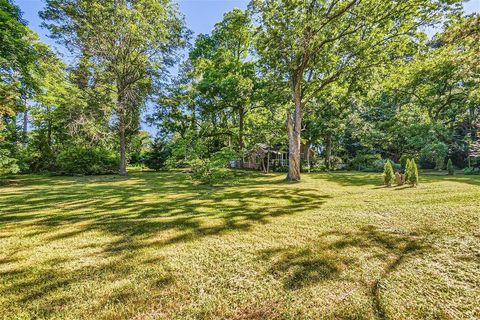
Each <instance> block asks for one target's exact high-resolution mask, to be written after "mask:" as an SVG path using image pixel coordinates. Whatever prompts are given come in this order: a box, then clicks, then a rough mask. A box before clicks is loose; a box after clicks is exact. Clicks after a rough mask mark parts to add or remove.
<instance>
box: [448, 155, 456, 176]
mask: <svg viewBox="0 0 480 320" xmlns="http://www.w3.org/2000/svg"><path fill="white" fill-rule="evenodd" d="M447 171H448V175H450V176H453V175H454V173H455V170H454V168H453V164H452V159H448V162H447Z"/></svg>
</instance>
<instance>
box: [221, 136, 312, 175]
mask: <svg viewBox="0 0 480 320" xmlns="http://www.w3.org/2000/svg"><path fill="white" fill-rule="evenodd" d="M307 152H309V154H308V153H307ZM288 155H289V154H288V148H287V147H283V146H278V145H277V146H269V145H267V144H265V143H257V144H256V145H255V146H254V147H253V148H252V149H251V150H250V151H248V152H247V153H246V154H245V156H244V157H243V159H241V160H235V161H231V162H230V167H231V168H244V169H253V170H262V171H269V170H271V169H272V168H278V167H288ZM315 155H316V152H315V150H314V149H313V148H312V147H310V148H308V146H307V145H305V144H302V145H300V159H301V160H306V159H307V158H308V156H310V157H309V159H313V158H314V157H315Z"/></svg>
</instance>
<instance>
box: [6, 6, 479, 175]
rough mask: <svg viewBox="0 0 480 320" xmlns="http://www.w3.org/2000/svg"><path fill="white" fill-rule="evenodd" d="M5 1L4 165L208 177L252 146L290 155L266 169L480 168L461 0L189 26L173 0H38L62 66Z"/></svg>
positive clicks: (471, 26)
mask: <svg viewBox="0 0 480 320" xmlns="http://www.w3.org/2000/svg"><path fill="white" fill-rule="evenodd" d="M0 9H1V10H2V11H1V17H0V19H1V20H0V24H1V26H2V28H1V29H0V39H1V40H2V46H1V48H0V175H1V176H5V175H8V174H13V173H17V172H21V173H45V172H50V173H54V174H65V175H76V174H86V175H94V174H106V173H114V172H117V173H120V174H121V175H125V174H126V173H127V171H126V167H127V165H130V166H136V167H139V166H140V167H145V166H147V167H149V168H151V169H153V170H163V169H172V168H173V169H175V168H184V167H188V166H190V167H191V169H192V172H193V175H194V176H196V177H199V178H200V179H201V180H204V181H209V180H211V179H214V180H215V176H218V178H219V179H222V175H223V174H224V173H225V170H224V167H225V164H226V163H229V161H237V163H239V164H240V165H243V164H244V162H245V161H246V160H245V159H248V157H249V156H251V154H252V150H255V148H256V147H257V146H258V145H259V144H261V145H264V146H266V147H267V148H269V149H273V150H277V151H278V150H283V151H285V152H288V154H287V153H285V159H284V160H286V159H287V158H288V161H284V160H282V161H280V160H279V159H274V160H272V161H270V163H269V166H268V170H267V168H265V169H264V171H272V170H273V171H277V172H288V179H289V180H299V179H300V172H321V171H331V170H339V169H341V170H347V169H348V170H360V171H365V172H382V171H383V168H384V165H385V161H386V159H390V161H391V163H392V166H393V169H394V171H401V170H402V171H403V170H404V169H405V159H407V158H408V159H412V158H413V159H415V161H416V163H417V164H418V165H419V167H420V168H422V169H436V170H444V169H446V164H447V160H448V159H449V160H451V165H450V167H449V168H450V169H449V172H451V170H452V168H453V170H455V169H465V173H466V174H471V175H474V174H479V173H480V160H479V159H480V141H479V137H478V133H479V132H478V126H479V125H480V124H479V122H480V107H479V106H480V91H479V77H478V75H479V74H480V72H479V71H480V69H479V66H480V63H479V60H478V59H479V58H478V57H479V54H478V43H479V42H480V27H479V26H480V23H479V21H480V20H479V19H480V17H479V15H478V13H472V14H466V13H465V12H464V11H463V7H462V1H460V0H452V1H443V0H428V1H413V0H400V1H384V0H374V1H367V2H362V1H359V0H348V1H347V0H341V1H332V0H322V1H313V2H312V4H311V5H307V4H306V3H304V2H301V1H292V0H281V1H277V0H252V1H251V2H250V4H249V6H248V7H247V8H246V10H241V9H233V10H231V11H229V12H226V13H225V14H224V16H223V18H222V19H221V20H220V21H218V22H217V23H216V24H215V25H214V26H213V30H212V31H211V33H210V34H198V35H196V37H193V36H192V32H191V31H190V30H188V28H187V25H186V22H185V19H184V16H183V15H182V13H181V12H180V11H179V10H178V7H177V6H176V4H175V3H174V2H172V1H170V0H161V1H160V0H135V1H130V0H122V1H111V0H108V1H100V0H95V1H93V0H89V1H86V0H55V1H54V0H46V1H45V6H44V8H43V10H42V11H40V12H39V14H40V17H41V18H42V21H43V26H44V28H45V29H46V30H47V31H48V32H49V35H50V36H51V37H52V38H53V39H55V41H56V42H57V46H58V47H57V49H58V48H60V49H62V50H63V51H65V52H68V53H69V54H70V55H71V59H69V60H68V64H67V63H66V61H63V60H62V58H61V57H60V56H58V55H57V54H56V53H55V52H54V50H53V49H52V48H50V46H48V45H46V44H44V43H42V42H41V41H40V40H39V37H38V35H36V34H35V33H34V32H33V31H32V30H31V29H30V28H29V27H28V25H27V21H25V20H24V19H23V18H22V13H21V11H20V9H19V8H18V7H17V6H15V4H14V3H13V2H12V0H0ZM152 22H155V23H152ZM3 43H5V45H3ZM299 44H302V45H299ZM173 70H176V72H173ZM147 106H148V109H147ZM145 121H146V123H148V126H149V127H148V128H149V130H148V131H149V132H155V133H154V135H153V136H152V134H151V133H148V132H146V131H143V130H141V128H142V125H141V123H142V122H145ZM144 128H145V126H144ZM299 146H300V148H299ZM302 148H310V149H311V150H313V152H314V154H313V155H312V156H311V157H310V156H309V157H302V156H301V155H300V153H301V149H302ZM226 149H229V150H230V151H231V152H230V156H231V158H230V159H227V161H226V162H223V161H222V163H221V166H220V163H219V162H218V161H216V160H215V159H216V158H218V154H219V153H222V152H224V150H226ZM255 161H256V162H259V163H260V162H261V163H264V162H266V160H265V159H256V160H255ZM257 165H259V164H258V163H257ZM217 166H220V167H219V168H217ZM249 167H252V166H251V165H250V166H249ZM217 180H218V179H217Z"/></svg>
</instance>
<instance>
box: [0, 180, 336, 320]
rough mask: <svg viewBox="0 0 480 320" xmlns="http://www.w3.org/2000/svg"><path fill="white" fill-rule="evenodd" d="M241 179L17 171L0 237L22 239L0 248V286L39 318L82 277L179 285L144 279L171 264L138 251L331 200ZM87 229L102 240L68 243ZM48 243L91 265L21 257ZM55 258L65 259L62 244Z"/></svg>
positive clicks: (2, 204) (246, 226) (119, 293)
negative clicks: (214, 182)
mask: <svg viewBox="0 0 480 320" xmlns="http://www.w3.org/2000/svg"><path fill="white" fill-rule="evenodd" d="M241 175H242V178H243V179H242V180H241V181H237V182H235V185H234V186H233V187H230V186H228V185H227V184H224V185H220V186H216V187H209V186H201V185H197V184H195V183H194V182H192V181H191V180H190V179H189V178H188V176H187V175H185V174H182V173H175V172H173V173H169V172H166V173H139V174H132V175H130V176H128V177H118V176H100V177H54V178H51V177H43V176H37V177H29V176H27V177H19V178H18V179H17V180H16V182H15V186H14V187H8V186H7V187H5V188H4V189H3V190H1V191H2V195H1V198H0V212H1V214H0V233H1V236H2V237H4V236H8V235H9V234H10V235H13V234H17V235H18V237H19V239H22V240H21V248H20V249H19V251H20V252H9V253H8V252H6V253H5V255H7V256H5V257H2V255H1V254H0V267H2V265H4V266H5V265H6V267H5V268H3V267H2V269H0V273H1V276H2V278H4V279H5V282H4V283H5V284H6V285H4V286H1V287H0V295H2V296H4V297H6V300H5V301H9V302H10V303H13V305H14V306H16V307H19V308H23V309H25V310H30V311H31V312H33V313H35V312H37V311H38V310H42V314H41V315H38V314H35V315H36V316H39V317H49V316H52V315H54V314H55V312H57V311H58V310H59V308H61V306H63V305H66V304H67V305H68V304H69V303H70V302H72V301H74V299H75V298H76V297H74V296H72V293H73V292H75V290H71V289H69V288H71V287H75V286H77V285H80V284H82V283H88V282H100V283H101V282H105V283H112V282H115V281H118V280H119V279H127V278H128V279H133V280H134V279H135V277H137V276H138V275H143V277H144V278H143V279H142V283H144V287H145V289H146V290H152V292H157V291H159V290H164V289H165V288H168V287H169V286H171V285H172V284H173V283H175V279H174V276H173V275H172V274H169V273H168V272H165V273H164V275H162V276H161V277H159V276H158V274H157V273H154V272H152V274H151V275H148V272H147V271H148V270H149V267H152V266H154V267H155V268H166V269H168V261H165V260H163V259H161V258H159V259H153V260H151V261H148V259H144V260H145V261H143V262H140V263H139V261H138V256H139V255H140V254H141V253H142V250H143V249H148V248H162V247H164V246H169V245H172V244H176V243H180V242H187V241H194V240H198V239H201V238H205V237H212V236H219V235H224V234H228V233H230V232H233V231H235V232H247V231H248V230H250V229H251V228H252V227H253V226H255V225H256V224H267V223H269V222H271V221H272V219H275V218H277V217H281V216H285V215H291V214H295V213H300V212H303V211H306V210H311V209H313V208H317V207H319V206H321V205H322V204H323V203H324V202H325V201H326V200H327V199H328V197H327V196H322V195H319V193H318V190H313V189H312V190H309V189H305V188H303V189H302V188H300V187H297V186H295V185H287V184H283V182H279V181H281V180H282V179H283V176H282V177H280V176H276V175H275V176H263V175H260V174H257V173H241ZM270 183H271V185H270ZM88 232H97V233H100V234H104V235H105V236H102V238H103V239H107V242H98V243H95V242H92V241H86V243H78V244H77V243H74V242H71V241H70V240H71V239H86V238H88V235H87V233H88ZM20 234H21V235H20ZM78 237H81V238H78ZM87 240H88V239H87ZM63 241H69V242H63ZM51 243H54V246H55V245H56V244H57V243H58V244H61V246H62V247H63V246H71V247H70V248H69V250H71V251H75V250H90V249H91V250H90V253H85V252H81V253H80V257H75V259H78V258H80V259H81V260H83V259H96V260H95V261H97V262H96V263H95V264H94V265H89V266H86V267H85V268H81V269H76V270H75V271H71V270H68V268H67V269H65V268H63V267H62V265H63V264H68V263H70V262H72V261H71V258H66V259H67V261H60V260H42V259H41V258H36V259H34V260H33V262H32V261H27V260H26V259H24V258H19V257H25V256H26V255H25V253H29V254H31V253H32V252H36V251H38V250H39V249H40V248H41V247H44V246H48V245H49V244H51ZM67 251H68V250H67ZM91 251H94V252H91ZM160 252H161V251H160ZM54 253H55V252H54ZM55 255H57V256H61V257H64V256H66V257H68V254H67V252H66V251H65V249H61V250H59V251H58V252H56V253H55ZM90 255H92V256H90ZM10 263H12V264H11V265H10V267H9V266H8V264H10ZM146 270H147V271H146ZM146 273H147V275H145V274H146ZM145 283H146V284H145ZM157 294H158V292H157ZM136 296H137V294H136V292H135V290H133V289H132V288H118V289H117V290H115V292H114V293H109V294H107V295H106V296H105V298H102V299H103V300H104V301H99V302H98V305H96V306H94V307H92V308H94V309H95V310H97V311H100V310H102V308H104V307H105V306H106V305H109V306H110V305H111V304H116V303H119V304H121V303H124V302H125V301H127V300H128V301H129V302H130V303H131V302H132V301H133V302H134V301H135V299H142V298H136ZM141 303H142V302H141ZM143 304H144V305H145V304H148V303H147V302H145V301H143ZM4 308H5V306H4ZM6 308H7V309H8V306H7V307H6ZM0 309H1V308H0ZM35 310H36V311H35Z"/></svg>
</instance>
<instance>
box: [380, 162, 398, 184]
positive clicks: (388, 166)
mask: <svg viewBox="0 0 480 320" xmlns="http://www.w3.org/2000/svg"><path fill="white" fill-rule="evenodd" d="M394 180H395V173H394V172H393V167H392V163H391V162H390V160H387V161H386V162H385V166H384V167H383V183H384V184H385V185H386V186H387V187H391V186H392V184H393V181H394Z"/></svg>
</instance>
